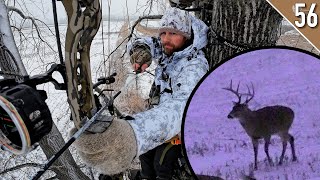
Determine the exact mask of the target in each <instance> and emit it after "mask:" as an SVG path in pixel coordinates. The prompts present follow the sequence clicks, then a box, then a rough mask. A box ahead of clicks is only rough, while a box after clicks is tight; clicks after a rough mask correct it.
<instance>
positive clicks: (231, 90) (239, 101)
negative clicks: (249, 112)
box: [222, 79, 241, 103]
mask: <svg viewBox="0 0 320 180" xmlns="http://www.w3.org/2000/svg"><path fill="white" fill-rule="evenodd" d="M239 86H240V82H239V83H238V87H237V90H236V91H235V90H233V89H232V79H231V82H230V87H229V88H222V89H224V90H227V91H230V92H232V93H234V94H235V95H236V96H237V97H238V102H236V103H241V94H240V93H239Z"/></svg>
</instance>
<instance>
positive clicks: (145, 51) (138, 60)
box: [130, 44, 152, 73]
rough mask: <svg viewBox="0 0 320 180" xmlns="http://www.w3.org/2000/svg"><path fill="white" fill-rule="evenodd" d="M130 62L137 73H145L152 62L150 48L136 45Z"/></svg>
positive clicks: (131, 52)
mask: <svg viewBox="0 0 320 180" xmlns="http://www.w3.org/2000/svg"><path fill="white" fill-rule="evenodd" d="M130 62H131V64H132V65H133V69H134V70H135V71H136V72H137V73H139V72H143V71H145V69H146V68H147V67H149V66H150V64H151V62H152V55H151V52H150V48H149V47H148V46H147V45H144V44H138V45H135V46H134V47H133V48H132V50H131V51H130Z"/></svg>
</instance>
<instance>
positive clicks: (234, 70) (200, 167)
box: [184, 49, 320, 180]
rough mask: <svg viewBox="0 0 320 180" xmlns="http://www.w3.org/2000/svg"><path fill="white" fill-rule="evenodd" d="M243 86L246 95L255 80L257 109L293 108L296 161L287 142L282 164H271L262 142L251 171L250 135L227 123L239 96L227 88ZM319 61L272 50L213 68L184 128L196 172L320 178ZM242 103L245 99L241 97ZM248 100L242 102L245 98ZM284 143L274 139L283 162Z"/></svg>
mask: <svg viewBox="0 0 320 180" xmlns="http://www.w3.org/2000/svg"><path fill="white" fill-rule="evenodd" d="M231 79H232V80H233V88H236V86H237V84H238V82H241V83H240V92H247V87H246V84H248V85H250V83H251V82H252V83H253V85H254V89H255V97H254V98H253V100H251V101H250V102H249V107H250V108H251V109H253V110H256V109H259V108H262V107H265V106H271V105H284V106H288V107H290V108H292V109H293V111H294V113H295V118H294V122H293V124H292V126H291V129H290V130H289V132H290V133H291V134H292V135H293V136H294V138H295V147H296V154H297V157H298V161H296V162H292V161H291V159H292V156H291V149H290V145H289V143H288V146H287V151H286V156H285V159H284V163H283V165H282V166H278V165H275V166H270V165H269V164H268V162H267V160H266V155H265V152H264V148H263V147H264V142H263V140H262V141H260V143H259V150H258V170H253V162H254V154H253V148H252V144H251V140H250V138H249V136H248V135H247V134H246V132H245V131H244V129H243V128H242V126H241V125H240V123H239V122H238V120H237V119H228V118H227V115H228V114H229V112H230V111H231V110H232V107H233V103H232V101H237V97H236V96H235V95H234V94H232V93H231V92H229V91H226V90H223V89H222V88H223V87H229V84H230V80H231ZM319 93H320V61H319V59H317V58H315V57H313V56H310V55H308V54H304V53H301V52H298V51H292V50H278V49H268V50H259V51H255V52H250V53H247V54H242V55H240V56H238V57H235V58H234V59H232V60H229V61H228V62H226V63H224V64H223V65H221V66H220V67H218V68H217V69H216V70H214V71H213V72H212V73H211V74H210V75H209V76H207V78H206V79H205V80H204V81H203V82H202V84H201V85H200V86H199V88H198V89H197V91H196V92H195V94H194V96H193V97H192V100H191V102H190V105H189V107H188V111H187V114H186V119H185V124H184V128H185V129H184V138H185V145H186V150H187V155H188V158H189V161H190V163H191V165H192V168H193V170H194V172H195V173H196V174H202V175H210V176H219V177H222V178H224V179H230V180H233V179H242V178H243V176H244V175H251V176H253V177H255V178H256V179H259V180H260V179H268V180H273V179H290V180H291V179H292V180H295V179H296V180H302V179H320V121H319V117H320V111H319V110H320V95H319ZM242 99H244V98H242ZM243 101H244V100H243ZM281 150H282V143H281V141H280V138H279V137H278V136H272V138H271V144H270V146H269V154H270V156H271V158H272V160H273V162H274V163H275V164H277V162H278V161H279V157H280V154H281Z"/></svg>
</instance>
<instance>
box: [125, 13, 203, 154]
mask: <svg viewBox="0 0 320 180" xmlns="http://www.w3.org/2000/svg"><path fill="white" fill-rule="evenodd" d="M188 17H189V18H190V20H191V22H192V23H191V24H192V29H193V33H194V39H193V43H192V44H191V45H190V46H188V47H186V48H185V49H184V50H182V51H179V52H175V53H173V55H172V56H170V57H168V56H166V55H165V54H164V53H162V52H163V50H162V46H161V43H160V41H159V40H160V39H159V38H152V37H146V38H138V39H135V40H133V41H132V42H130V43H129V44H128V48H129V49H128V50H129V51H130V47H132V46H134V45H135V44H137V43H139V44H141V43H143V44H146V45H148V46H149V47H150V50H151V54H152V57H153V60H154V61H156V62H157V63H158V66H157V68H156V74H155V83H156V85H160V94H161V96H160V102H159V105H157V106H155V107H154V108H152V109H150V110H147V111H145V112H141V113H138V114H135V115H133V117H134V118H135V120H132V121H128V122H129V123H130V125H131V126H132V128H133V130H134V132H135V135H136V139H137V147H138V149H137V156H139V155H141V154H143V153H145V152H147V151H149V150H151V149H153V148H155V147H157V146H159V145H161V144H162V143H164V142H165V141H167V140H169V139H171V138H172V137H174V136H175V135H177V134H178V133H180V131H181V123H182V115H183V111H184V108H185V105H186V102H187V100H188V98H189V96H190V94H191V92H192V90H193V89H194V87H195V86H196V84H197V83H198V82H199V80H200V79H201V78H202V77H203V76H204V75H205V73H206V72H207V71H208V69H209V66H208V63H207V60H206V58H205V56H204V53H203V52H202V50H201V49H202V48H203V47H204V46H205V45H206V44H207V30H208V27H207V26H206V25H205V24H204V23H203V22H202V21H200V20H199V19H197V18H195V17H194V16H191V15H190V16H188Z"/></svg>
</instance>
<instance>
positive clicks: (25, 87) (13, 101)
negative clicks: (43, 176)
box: [0, 64, 66, 155]
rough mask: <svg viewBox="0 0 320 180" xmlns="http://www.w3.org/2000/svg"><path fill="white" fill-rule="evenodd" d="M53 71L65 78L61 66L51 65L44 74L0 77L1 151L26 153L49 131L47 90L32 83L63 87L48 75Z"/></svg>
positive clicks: (57, 87)
mask: <svg viewBox="0 0 320 180" xmlns="http://www.w3.org/2000/svg"><path fill="white" fill-rule="evenodd" d="M55 71H58V72H60V74H61V75H62V77H63V78H64V79H65V69H64V66H63V65H58V64H54V65H52V66H51V68H50V69H49V70H48V71H47V72H46V73H44V74H41V75H36V76H33V77H29V76H25V77H24V78H23V80H22V81H21V82H17V81H16V80H15V79H2V80H0V145H1V148H2V149H3V150H8V151H10V152H12V153H14V154H18V155H19V154H25V153H28V152H29V151H31V150H33V149H34V148H35V147H36V146H37V144H38V143H37V142H39V141H40V140H41V138H42V137H44V136H45V135H47V134H48V133H49V132H50V131H51V128H52V123H53V122H52V117H51V113H50V110H49V108H48V106H47V104H46V103H45V100H46V99H47V93H46V92H45V91H44V90H37V89H36V86H37V85H38V84H43V83H47V82H52V83H53V84H54V85H55V88H56V89H59V90H65V89H66V87H65V84H60V83H58V82H57V81H56V80H55V79H53V78H52V73H53V72H55Z"/></svg>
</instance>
